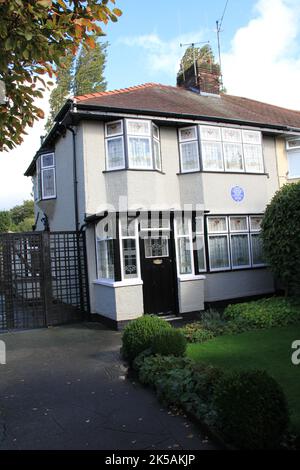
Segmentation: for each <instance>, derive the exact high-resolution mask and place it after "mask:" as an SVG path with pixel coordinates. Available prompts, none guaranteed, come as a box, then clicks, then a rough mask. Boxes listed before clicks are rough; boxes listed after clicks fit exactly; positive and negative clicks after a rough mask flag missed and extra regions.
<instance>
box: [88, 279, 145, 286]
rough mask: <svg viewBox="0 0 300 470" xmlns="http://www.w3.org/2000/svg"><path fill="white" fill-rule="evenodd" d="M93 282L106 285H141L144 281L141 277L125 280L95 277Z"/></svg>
mask: <svg viewBox="0 0 300 470" xmlns="http://www.w3.org/2000/svg"><path fill="white" fill-rule="evenodd" d="M93 284H95V285H99V286H106V287H127V286H141V285H143V281H142V280H141V279H126V280H125V281H113V280H110V279H95V280H94V281H93Z"/></svg>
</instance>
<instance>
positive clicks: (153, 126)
mask: <svg viewBox="0 0 300 470" xmlns="http://www.w3.org/2000/svg"><path fill="white" fill-rule="evenodd" d="M153 129H156V130H157V136H158V137H156V136H155V134H154V131H153ZM155 143H156V144H157V146H158V158H159V166H157V165H156V158H155V151H154V144H155ZM152 152H153V162H154V169H155V170H158V171H162V158H161V148H160V130H159V127H158V126H157V125H156V124H154V122H152Z"/></svg>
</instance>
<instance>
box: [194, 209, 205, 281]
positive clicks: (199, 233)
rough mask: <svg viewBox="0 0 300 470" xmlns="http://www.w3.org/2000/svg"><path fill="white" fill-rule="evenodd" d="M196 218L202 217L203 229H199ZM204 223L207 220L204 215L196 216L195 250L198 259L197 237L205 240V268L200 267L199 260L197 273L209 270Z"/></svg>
mask: <svg viewBox="0 0 300 470" xmlns="http://www.w3.org/2000/svg"><path fill="white" fill-rule="evenodd" d="M196 219H202V230H197V221H196ZM204 224H205V220H204V216H203V215H202V216H196V217H195V248H196V250H195V251H196V256H197V260H198V249H197V237H201V238H202V240H203V259H204V268H203V269H199V263H198V261H197V268H198V271H197V274H199V273H205V272H206V271H207V264H206V247H205V231H204ZM195 274H196V272H195Z"/></svg>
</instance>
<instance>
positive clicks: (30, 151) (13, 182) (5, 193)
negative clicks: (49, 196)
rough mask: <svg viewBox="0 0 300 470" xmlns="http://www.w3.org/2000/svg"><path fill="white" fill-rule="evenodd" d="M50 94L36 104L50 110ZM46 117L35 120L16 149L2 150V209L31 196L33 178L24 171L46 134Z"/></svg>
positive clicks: (0, 155) (0, 186)
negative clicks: (28, 176)
mask: <svg viewBox="0 0 300 470" xmlns="http://www.w3.org/2000/svg"><path fill="white" fill-rule="evenodd" d="M49 94H50V92H47V93H45V95H44V98H43V99H38V100H36V101H35V105H36V106H38V107H40V108H41V109H43V111H44V112H45V114H46V115H47V113H48V112H49ZM45 122H46V121H45V119H40V120H39V121H35V123H34V125H33V127H32V128H28V129H27V130H26V131H27V132H28V135H27V136H25V138H24V142H23V143H22V144H21V145H19V146H18V147H17V148H15V149H14V150H11V151H9V152H0V210H4V209H10V208H11V207H13V206H14V205H16V204H21V203H22V202H23V200H24V199H29V198H30V193H31V192H32V183H31V178H26V177H25V176H24V172H25V170H26V168H27V167H28V165H29V163H30V162H31V160H32V158H33V157H34V155H35V152H36V151H37V150H38V148H39V146H40V136H41V135H44V134H45V131H44V126H45Z"/></svg>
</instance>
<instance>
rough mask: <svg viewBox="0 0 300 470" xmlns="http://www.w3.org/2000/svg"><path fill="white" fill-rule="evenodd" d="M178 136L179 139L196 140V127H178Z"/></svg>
mask: <svg viewBox="0 0 300 470" xmlns="http://www.w3.org/2000/svg"><path fill="white" fill-rule="evenodd" d="M179 138H180V140H181V141H185V140H196V139H197V128H196V127H186V128H184V129H179Z"/></svg>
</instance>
